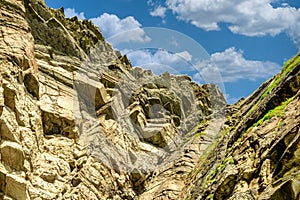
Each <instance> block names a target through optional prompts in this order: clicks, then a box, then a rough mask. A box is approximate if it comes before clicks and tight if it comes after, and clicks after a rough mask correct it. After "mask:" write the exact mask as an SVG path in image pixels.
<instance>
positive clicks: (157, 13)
mask: <svg viewBox="0 0 300 200" xmlns="http://www.w3.org/2000/svg"><path fill="white" fill-rule="evenodd" d="M166 11H167V8H166V7H163V6H157V7H156V8H155V9H154V10H152V11H151V12H150V15H151V16H153V17H161V18H165V17H166Z"/></svg>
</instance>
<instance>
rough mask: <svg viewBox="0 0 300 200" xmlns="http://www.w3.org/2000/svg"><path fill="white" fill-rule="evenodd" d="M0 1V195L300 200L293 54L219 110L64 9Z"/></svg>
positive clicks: (185, 81) (206, 88)
mask: <svg viewBox="0 0 300 200" xmlns="http://www.w3.org/2000/svg"><path fill="white" fill-rule="evenodd" d="M0 5H1V10H0V20H1V25H0V30H1V36H0V37H1V38H0V73H1V76H0V81H1V82H0V133H1V134H0V135H1V143H0V155H1V163H0V192H1V197H2V198H4V199H184V198H189V199H226V198H228V199H247V198H248V199H284V198H286V199H299V192H300V191H299V189H298V188H300V186H299V181H300V177H299V175H298V173H297V172H298V171H299V169H298V168H299V167H298V166H299V163H298V162H299V155H298V154H299V152H298V151H299V150H298V146H299V138H298V137H299V117H298V116H299V109H298V107H299V95H300V94H299V87H300V86H299V84H300V75H299V67H300V65H299V57H295V58H294V59H293V60H291V61H290V62H289V63H288V64H287V65H286V66H285V67H284V69H283V71H282V72H281V73H280V74H278V75H277V76H276V77H274V78H273V79H272V80H269V81H268V82H266V83H265V84H264V85H262V86H261V87H260V88H259V89H258V90H257V91H256V92H255V93H254V94H253V95H252V96H250V97H248V98H247V99H246V100H244V101H241V102H239V103H238V104H236V105H232V106H227V109H226V103H225V100H224V97H223V95H222V94H221V92H220V91H219V89H218V88H217V87H216V86H215V85H197V84H195V83H193V82H192V81H191V80H190V78H189V77H187V76H173V75H170V74H168V73H165V74H162V75H161V76H155V75H154V74H152V72H151V71H147V70H146V71H145V70H142V69H141V68H132V66H131V64H130V62H129V61H128V59H127V58H126V56H122V55H120V53H119V52H117V51H114V49H113V48H112V47H111V46H110V45H109V44H108V43H106V42H105V40H104V38H103V36H102V34H101V31H100V30H99V29H98V28H97V27H95V26H94V25H93V24H92V23H91V22H89V21H86V20H83V21H78V20H77V18H72V19H66V18H65V17H64V14H63V9H59V10H53V9H49V8H48V7H47V6H46V5H45V3H44V2H43V1H42V0H38V1H37V0H24V1H23V0H11V1H6V0H2V1H0ZM225 112H227V114H226V113H225Z"/></svg>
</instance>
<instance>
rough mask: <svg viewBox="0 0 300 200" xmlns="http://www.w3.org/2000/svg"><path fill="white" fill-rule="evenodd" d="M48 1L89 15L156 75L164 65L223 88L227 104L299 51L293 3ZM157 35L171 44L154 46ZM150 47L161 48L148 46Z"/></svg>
mask: <svg viewBox="0 0 300 200" xmlns="http://www.w3.org/2000/svg"><path fill="white" fill-rule="evenodd" d="M46 3H47V5H48V6H50V7H52V8H60V7H62V6H63V7H64V8H65V15H66V16H67V17H72V16H74V15H77V16H78V17H79V18H80V19H84V18H86V19H89V20H92V21H93V22H94V23H95V24H96V25H98V26H99V27H100V29H101V30H102V32H103V34H104V36H105V37H106V38H108V40H109V41H110V42H111V43H113V45H114V47H116V48H118V49H121V50H122V52H124V53H128V57H129V58H130V59H131V61H132V63H133V64H136V65H142V66H143V67H146V68H147V67H148V68H151V69H153V71H155V72H156V73H161V72H162V66H169V67H166V68H164V70H168V69H170V70H168V71H170V72H174V73H187V74H189V75H190V76H192V77H193V79H194V80H195V81H196V82H200V83H203V82H216V83H217V84H219V85H222V86H220V87H221V88H222V90H224V92H225V93H226V97H227V100H228V102H229V103H233V102H234V101H236V100H238V99H239V98H240V97H247V96H248V95H249V94H251V93H252V92H253V91H254V90H255V89H257V88H258V87H259V86H260V85H261V84H262V83H263V82H264V81H265V80H267V79H268V78H270V77H272V76H273V75H275V74H276V73H278V72H279V70H280V69H281V66H282V65H283V63H284V62H285V61H286V60H287V59H289V58H291V57H292V56H293V55H295V54H296V53H297V52H298V50H299V48H300V31H299V30H300V9H299V8H300V1H299V0H289V1H281V0H231V1H229V0H185V1H184V0H161V1H153V0H148V1H146V0H145V1H142V0H110V1H107V0H97V1H95V0H85V1H82V0H64V1H60V0H46ZM148 27H156V28H148ZM123 31H125V34H124V35H126V36H124V35H122V34H121V33H122V32H123ZM126 31H127V32H126ZM116 35H117V37H116ZM118 37H119V38H124V39H126V41H123V45H122V44H121V43H120V44H114V42H116V41H117V40H116V38H118ZM162 38H164V39H162ZM166 38H168V39H166ZM159 39H161V41H162V42H161V43H167V41H169V42H170V44H171V43H172V44H173V47H171V46H172V45H170V46H166V45H164V44H158V43H155V41H160V40H159ZM163 40H165V41H164V42H163ZM124 44H125V45H124ZM118 45H121V46H118ZM155 48H156V49H159V50H157V51H152V50H153V49H155ZM133 50H134V51H133ZM204 58H205V59H206V60H203V59H204ZM149 63H156V65H151V64H149ZM191 65H193V66H194V67H193V70H191ZM208 66H209V67H208ZM195 68H196V70H195ZM216 74H218V76H216ZM203 77H205V78H204V79H203ZM216 77H217V78H216ZM220 79H221V80H220ZM220 82H222V83H220Z"/></svg>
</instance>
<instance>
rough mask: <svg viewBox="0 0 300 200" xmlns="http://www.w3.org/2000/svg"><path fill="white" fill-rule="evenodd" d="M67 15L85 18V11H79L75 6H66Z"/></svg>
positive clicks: (68, 16) (80, 18)
mask: <svg viewBox="0 0 300 200" xmlns="http://www.w3.org/2000/svg"><path fill="white" fill-rule="evenodd" d="M65 16H66V17H67V18H72V17H75V16H77V17H78V19H79V20H83V19H85V16H84V13H83V12H81V13H78V12H76V11H75V9H74V8H66V9H65Z"/></svg>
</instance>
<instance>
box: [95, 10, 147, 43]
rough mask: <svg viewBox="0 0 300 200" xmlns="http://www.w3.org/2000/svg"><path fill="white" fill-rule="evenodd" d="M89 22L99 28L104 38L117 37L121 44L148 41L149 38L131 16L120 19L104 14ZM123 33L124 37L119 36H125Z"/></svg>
mask: <svg viewBox="0 0 300 200" xmlns="http://www.w3.org/2000/svg"><path fill="white" fill-rule="evenodd" d="M91 20H92V22H93V23H94V24H95V25H97V26H99V27H100V29H101V30H102V32H103V34H104V36H105V37H106V38H109V37H111V36H115V35H119V36H120V37H119V40H122V42H130V41H137V42H147V41H150V38H149V37H148V36H146V34H145V31H144V30H143V29H142V28H141V27H142V25H141V24H140V23H139V22H138V21H137V20H136V19H135V18H134V17H132V16H129V17H126V18H124V19H120V18H119V17H118V16H117V15H114V14H108V13H104V14H102V15H101V16H99V17H97V18H92V19H91ZM128 31H130V33H128ZM125 32H127V33H126V37H125V36H124V35H122V34H121V33H124V34H125Z"/></svg>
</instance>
